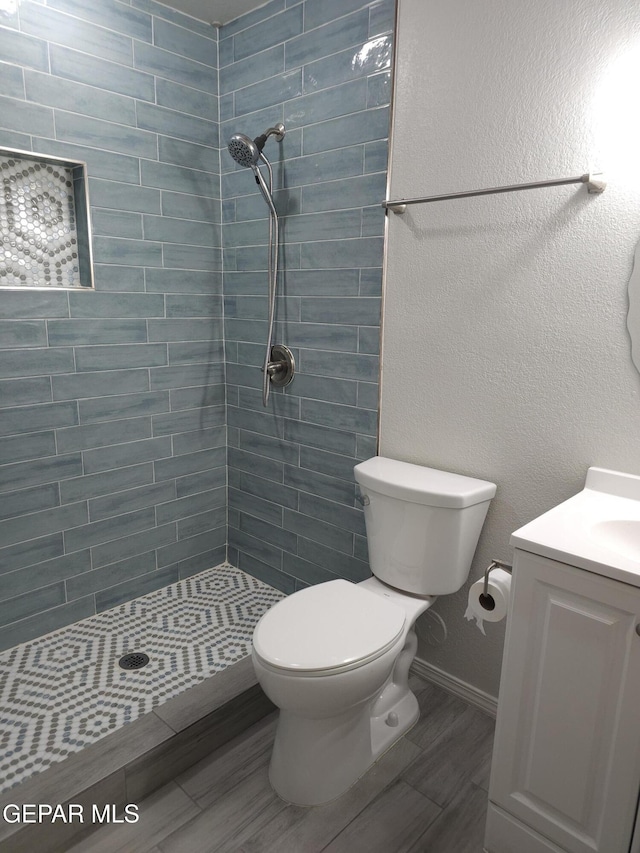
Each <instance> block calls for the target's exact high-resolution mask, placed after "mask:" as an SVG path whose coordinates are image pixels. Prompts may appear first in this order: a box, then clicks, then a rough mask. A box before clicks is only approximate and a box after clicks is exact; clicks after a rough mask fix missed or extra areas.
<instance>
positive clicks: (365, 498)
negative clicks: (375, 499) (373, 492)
mask: <svg viewBox="0 0 640 853" xmlns="http://www.w3.org/2000/svg"><path fill="white" fill-rule="evenodd" d="M356 500H357V501H358V503H361V504H362V506H369V504H370V503H371V501H370V500H369V495H363V494H362V492H358V493H357V495H356Z"/></svg>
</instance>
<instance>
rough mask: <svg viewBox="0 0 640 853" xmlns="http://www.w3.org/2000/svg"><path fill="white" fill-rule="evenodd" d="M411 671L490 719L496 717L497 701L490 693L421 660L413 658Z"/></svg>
mask: <svg viewBox="0 0 640 853" xmlns="http://www.w3.org/2000/svg"><path fill="white" fill-rule="evenodd" d="M411 670H412V672H414V673H415V674H416V675H417V676H419V677H420V678H424V679H425V680H426V681H432V682H433V683H434V684H437V685H438V687H442V689H443V690H448V691H449V693H453V694H454V696H459V697H460V699H464V701H465V702H468V703H469V704H470V705H474V706H475V707H476V708H479V709H480V710H481V711H484V712H485V714H490V715H491V716H492V717H495V716H496V713H497V710H498V700H497V699H496V697H495V696H491V694H490V693H485V692H484V690H479V689H478V688H477V687H474V686H473V685H472V684H467V682H466V681H463V680H462V679H461V678H456V676H455V675H450V674H449V673H448V672H445V671H444V670H443V669H439V668H438V667H437V666H434V665H433V664H432V663H428V662H427V661H426V660H422V658H414V660H413V663H412V664H411Z"/></svg>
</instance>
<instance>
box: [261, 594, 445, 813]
mask: <svg viewBox="0 0 640 853" xmlns="http://www.w3.org/2000/svg"><path fill="white" fill-rule="evenodd" d="M403 598H404V599H406V601H402V599H403ZM434 600H435V599H434V598H423V599H417V598H410V597H409V596H402V595H401V594H400V593H398V592H397V591H394V590H391V589H388V588H387V587H385V586H384V585H383V584H381V583H380V582H379V581H377V580H376V579H375V578H368V579H367V580H366V581H363V582H362V583H360V584H352V583H350V582H348V581H345V580H335V581H328V582H326V583H323V584H319V585H317V586H313V587H309V588H308V589H305V590H302V591H300V592H299V593H296V594H295V598H294V596H289V598H286V599H283V601H281V602H279V603H278V604H277V605H276V606H275V607H273V608H271V610H270V611H268V613H267V614H265V616H264V617H263V619H262V622H261V625H260V630H257V629H256V632H255V633H254V642H253V652H252V657H253V665H254V668H255V671H256V676H257V678H258V681H259V682H260V684H261V685H262V689H263V690H264V692H265V693H266V694H267V696H268V697H269V698H270V699H271V701H272V702H273V703H274V705H276V706H277V707H279V708H280V716H279V720H278V730H277V734H276V740H275V744H274V749H273V754H272V758H271V766H270V769H269V778H270V780H271V784H272V786H273V788H274V790H275V791H276V792H277V793H278V794H279V795H280V796H281V797H282V798H283V799H284V800H286V801H287V802H290V803H296V804H298V805H319V804H321V803H326V802H328V801H329V800H332V799H335V798H336V797H338V796H339V795H340V794H342V793H343V792H344V791H346V790H347V789H348V788H349V787H351V785H352V784H353V783H354V781H356V780H357V779H359V778H360V776H362V774H363V773H365V772H366V770H367V769H368V768H369V767H370V766H371V764H372V763H373V762H374V761H375V760H376V759H377V758H378V757H379V756H380V755H381V754H382V753H383V752H384V751H385V750H386V749H388V747H389V746H391V745H392V744H393V743H394V742H395V741H396V740H397V739H398V738H399V737H401V736H402V734H404V732H406V731H407V730H408V729H409V728H410V727H411V726H412V725H413V724H414V723H415V722H416V720H417V719H418V715H419V712H418V703H417V700H416V699H415V696H414V695H413V693H412V692H411V691H410V690H409V686H408V673H409V666H410V664H411V661H412V660H413V657H414V655H415V648H416V645H417V641H416V636H415V632H414V631H413V625H414V623H415V620H416V618H417V617H418V615H419V614H420V613H423V612H424V611H425V610H426V609H427V608H428V607H429V606H430V605H431V604H432V603H433V601H434ZM329 614H330V615H329ZM301 636H303V637H304V640H303V642H301V643H292V642H291V640H292V638H295V637H297V638H300V637H301ZM403 653H404V656H403Z"/></svg>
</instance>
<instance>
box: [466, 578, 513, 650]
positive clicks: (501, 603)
mask: <svg viewBox="0 0 640 853" xmlns="http://www.w3.org/2000/svg"><path fill="white" fill-rule="evenodd" d="M483 593H484V578H481V579H480V580H479V581H476V582H475V583H474V584H472V585H471V588H470V590H469V604H468V607H467V610H466V613H465V614H464V616H465V619H469V620H471V619H475V620H476V624H477V625H478V628H480V630H481V631H482V633H483V634H484V633H485V630H484V625H483V623H484V622H500V620H501V619H504V617H505V616H506V615H507V610H508V609H509V599H510V597H511V575H510V574H509V572H506V571H505V570H504V569H493V571H491V572H490V574H489V584H488V587H487V596H488V599H484V596H483ZM492 604H493V607H492V606H491V605H492Z"/></svg>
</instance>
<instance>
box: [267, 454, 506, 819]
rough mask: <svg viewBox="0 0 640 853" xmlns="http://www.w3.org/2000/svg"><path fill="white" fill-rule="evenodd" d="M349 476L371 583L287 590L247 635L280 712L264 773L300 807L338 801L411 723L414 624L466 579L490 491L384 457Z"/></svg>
mask: <svg viewBox="0 0 640 853" xmlns="http://www.w3.org/2000/svg"><path fill="white" fill-rule="evenodd" d="M355 474H356V480H357V481H358V483H359V485H360V488H361V491H362V493H363V502H364V506H365V522H366V528H367V539H368V542H369V547H370V560H371V567H372V570H373V572H374V575H375V576H374V577H371V578H367V579H366V580H364V581H362V582H361V583H358V584H354V583H351V582H349V581H346V580H342V579H336V580H333V581H328V582H325V583H322V584H318V585H316V586H312V587H308V588H306V589H303V590H300V591H299V592H296V593H293V595H290V596H288V597H287V598H285V599H283V600H282V601H280V602H278V603H277V604H276V605H275V606H274V607H272V608H271V609H270V610H269V611H267V613H265V614H264V616H263V617H262V618H261V619H260V621H259V622H258V624H257V626H256V628H255V631H254V635H253V649H252V659H253V665H254V668H255V672H256V676H257V678H258V681H259V683H260V684H261V686H262V688H263V690H264V692H265V693H266V694H267V696H268V697H269V698H270V699H271V701H272V702H273V703H274V704H275V705H276V706H277V707H278V708H279V709H280V714H279V719H278V726H277V731H276V738H275V743H274V747H273V754H272V757H271V765H270V769H269V778H270V780H271V784H272V786H273V788H274V790H275V791H276V793H278V794H279V795H280V796H281V797H282V798H283V799H284V800H286V801H287V802H290V803H295V804H298V805H308V806H309V805H320V804H321V803H326V802H329V801H330V800H333V799H335V798H336V797H338V796H340V795H341V794H342V793H344V792H345V791H346V790H347V789H348V788H349V787H351V785H353V783H354V782H356V781H357V779H359V778H360V776H362V775H363V774H364V773H365V772H366V771H367V769H368V768H369V767H370V766H371V765H372V764H373V763H374V762H375V761H376V760H377V758H379V757H380V756H381V755H382V754H383V753H384V752H385V751H386V750H387V749H389V748H390V747H391V746H392V745H393V744H394V743H395V742H396V741H397V740H398V739H399V738H400V737H401V736H402V735H403V734H404V733H405V732H406V731H407V730H408V729H409V728H410V727H411V726H413V725H414V723H415V722H416V721H417V719H418V716H419V709H418V702H417V700H416V698H415V696H414V695H413V693H412V691H411V690H410V689H409V684H408V679H409V667H410V666H411V663H412V661H413V658H414V656H415V652H416V648H417V638H416V634H415V631H414V625H415V621H416V619H417V618H418V616H420V614H422V613H424V612H425V611H426V610H427V609H428V608H429V607H430V606H431V605H432V604H433V602H434V601H435V600H436V593H437V594H445V593H448V592H453V591H455V590H456V589H458V588H459V587H460V586H462V584H463V583H464V581H465V580H466V578H467V575H468V573H469V568H470V565H471V559H472V557H473V552H474V550H475V547H476V544H477V540H478V536H479V534H480V529H481V528H482V524H483V522H484V518H485V515H486V511H487V508H488V505H489V502H490V500H491V498H492V497H493V494H494V493H495V485H494V484H493V483H488V482H486V481H484V480H476V479H474V478H469V477H463V476H461V475H457V474H449V473H448V472H442V471H435V470H434V469H429V468H423V467H422V466H416V465H411V464H408V463H403V462H397V461H395V460H389V459H384V458H383V457H375V458H374V459H370V460H367V462H363V463H360V464H359V465H357V466H356V468H355ZM425 534H426V535H425ZM443 561H444V562H443ZM431 589H432V590H433V594H431V593H430V590H431Z"/></svg>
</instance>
